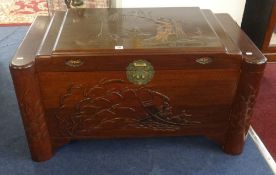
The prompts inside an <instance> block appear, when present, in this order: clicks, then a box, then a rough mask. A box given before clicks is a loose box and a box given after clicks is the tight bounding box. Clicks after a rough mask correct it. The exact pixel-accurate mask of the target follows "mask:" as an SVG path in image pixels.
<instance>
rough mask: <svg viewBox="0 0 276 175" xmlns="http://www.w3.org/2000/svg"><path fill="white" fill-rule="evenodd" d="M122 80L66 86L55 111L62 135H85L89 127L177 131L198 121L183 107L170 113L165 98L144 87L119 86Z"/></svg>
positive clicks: (167, 101) (88, 131)
mask: <svg viewBox="0 0 276 175" xmlns="http://www.w3.org/2000/svg"><path fill="white" fill-rule="evenodd" d="M123 84H124V81H123V80H119V79H110V80H107V79H103V80H101V81H100V82H99V83H98V84H96V85H94V86H93V87H86V86H84V85H70V86H69V88H68V89H67V91H66V92H65V93H64V94H63V95H61V97H60V105H59V108H58V111H57V113H56V115H55V116H56V118H57V119H58V122H59V126H60V128H62V134H63V135H64V134H65V135H67V136H75V135H87V134H89V133H90V132H91V131H93V130H98V129H103V128H108V129H117V130H118V129H127V128H143V129H153V130H178V129H181V127H185V126H187V125H195V124H199V122H196V121H190V120H188V118H189V117H191V115H189V114H187V112H186V111H185V110H183V111H182V112H181V113H180V114H174V112H173V107H171V105H170V102H169V98H168V97H167V96H165V95H164V94H162V93H160V92H157V91H154V90H152V89H149V88H146V87H138V88H129V87H122V85H123Z"/></svg>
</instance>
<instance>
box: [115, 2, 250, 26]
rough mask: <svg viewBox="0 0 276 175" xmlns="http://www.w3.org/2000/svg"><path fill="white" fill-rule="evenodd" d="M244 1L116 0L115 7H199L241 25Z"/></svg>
mask: <svg viewBox="0 0 276 175" xmlns="http://www.w3.org/2000/svg"><path fill="white" fill-rule="evenodd" d="M245 1H246V0H117V7H122V8H127V7H128V8H134V7H200V8H202V9H211V10H212V11H213V12H215V13H228V14H230V15H231V16H232V17H233V18H234V19H235V20H236V21H237V23H238V24H240V23H241V20H242V15H243V11H244V5H245Z"/></svg>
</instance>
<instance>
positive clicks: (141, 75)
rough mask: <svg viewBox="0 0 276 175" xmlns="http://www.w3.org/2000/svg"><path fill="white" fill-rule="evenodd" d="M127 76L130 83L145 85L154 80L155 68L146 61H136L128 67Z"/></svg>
mask: <svg viewBox="0 0 276 175" xmlns="http://www.w3.org/2000/svg"><path fill="white" fill-rule="evenodd" d="M126 75H127V79H128V81H129V82H131V83H133V84H137V85H145V84H147V83H149V82H150V81H151V80H152V78H153V76H154V68H153V67H152V65H151V64H150V62H148V61H146V60H135V61H133V62H132V63H130V64H129V65H128V66H127V71H126Z"/></svg>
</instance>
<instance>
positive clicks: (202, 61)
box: [196, 57, 213, 64]
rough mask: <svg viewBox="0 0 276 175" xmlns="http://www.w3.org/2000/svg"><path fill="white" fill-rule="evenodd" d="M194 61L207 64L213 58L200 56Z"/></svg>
mask: <svg viewBox="0 0 276 175" xmlns="http://www.w3.org/2000/svg"><path fill="white" fill-rule="evenodd" d="M196 62H197V63H199V64H209V63H212V62H213V59H212V58H210V57H202V58H198V59H196Z"/></svg>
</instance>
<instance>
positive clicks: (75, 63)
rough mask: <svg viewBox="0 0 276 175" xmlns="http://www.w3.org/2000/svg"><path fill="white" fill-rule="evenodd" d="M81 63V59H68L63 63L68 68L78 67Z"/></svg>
mask: <svg viewBox="0 0 276 175" xmlns="http://www.w3.org/2000/svg"><path fill="white" fill-rule="evenodd" d="M83 63H84V61H83V60H81V59H70V60H67V61H66V62H65V64H66V65H67V66H70V67H80V66H81V65H83Z"/></svg>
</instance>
